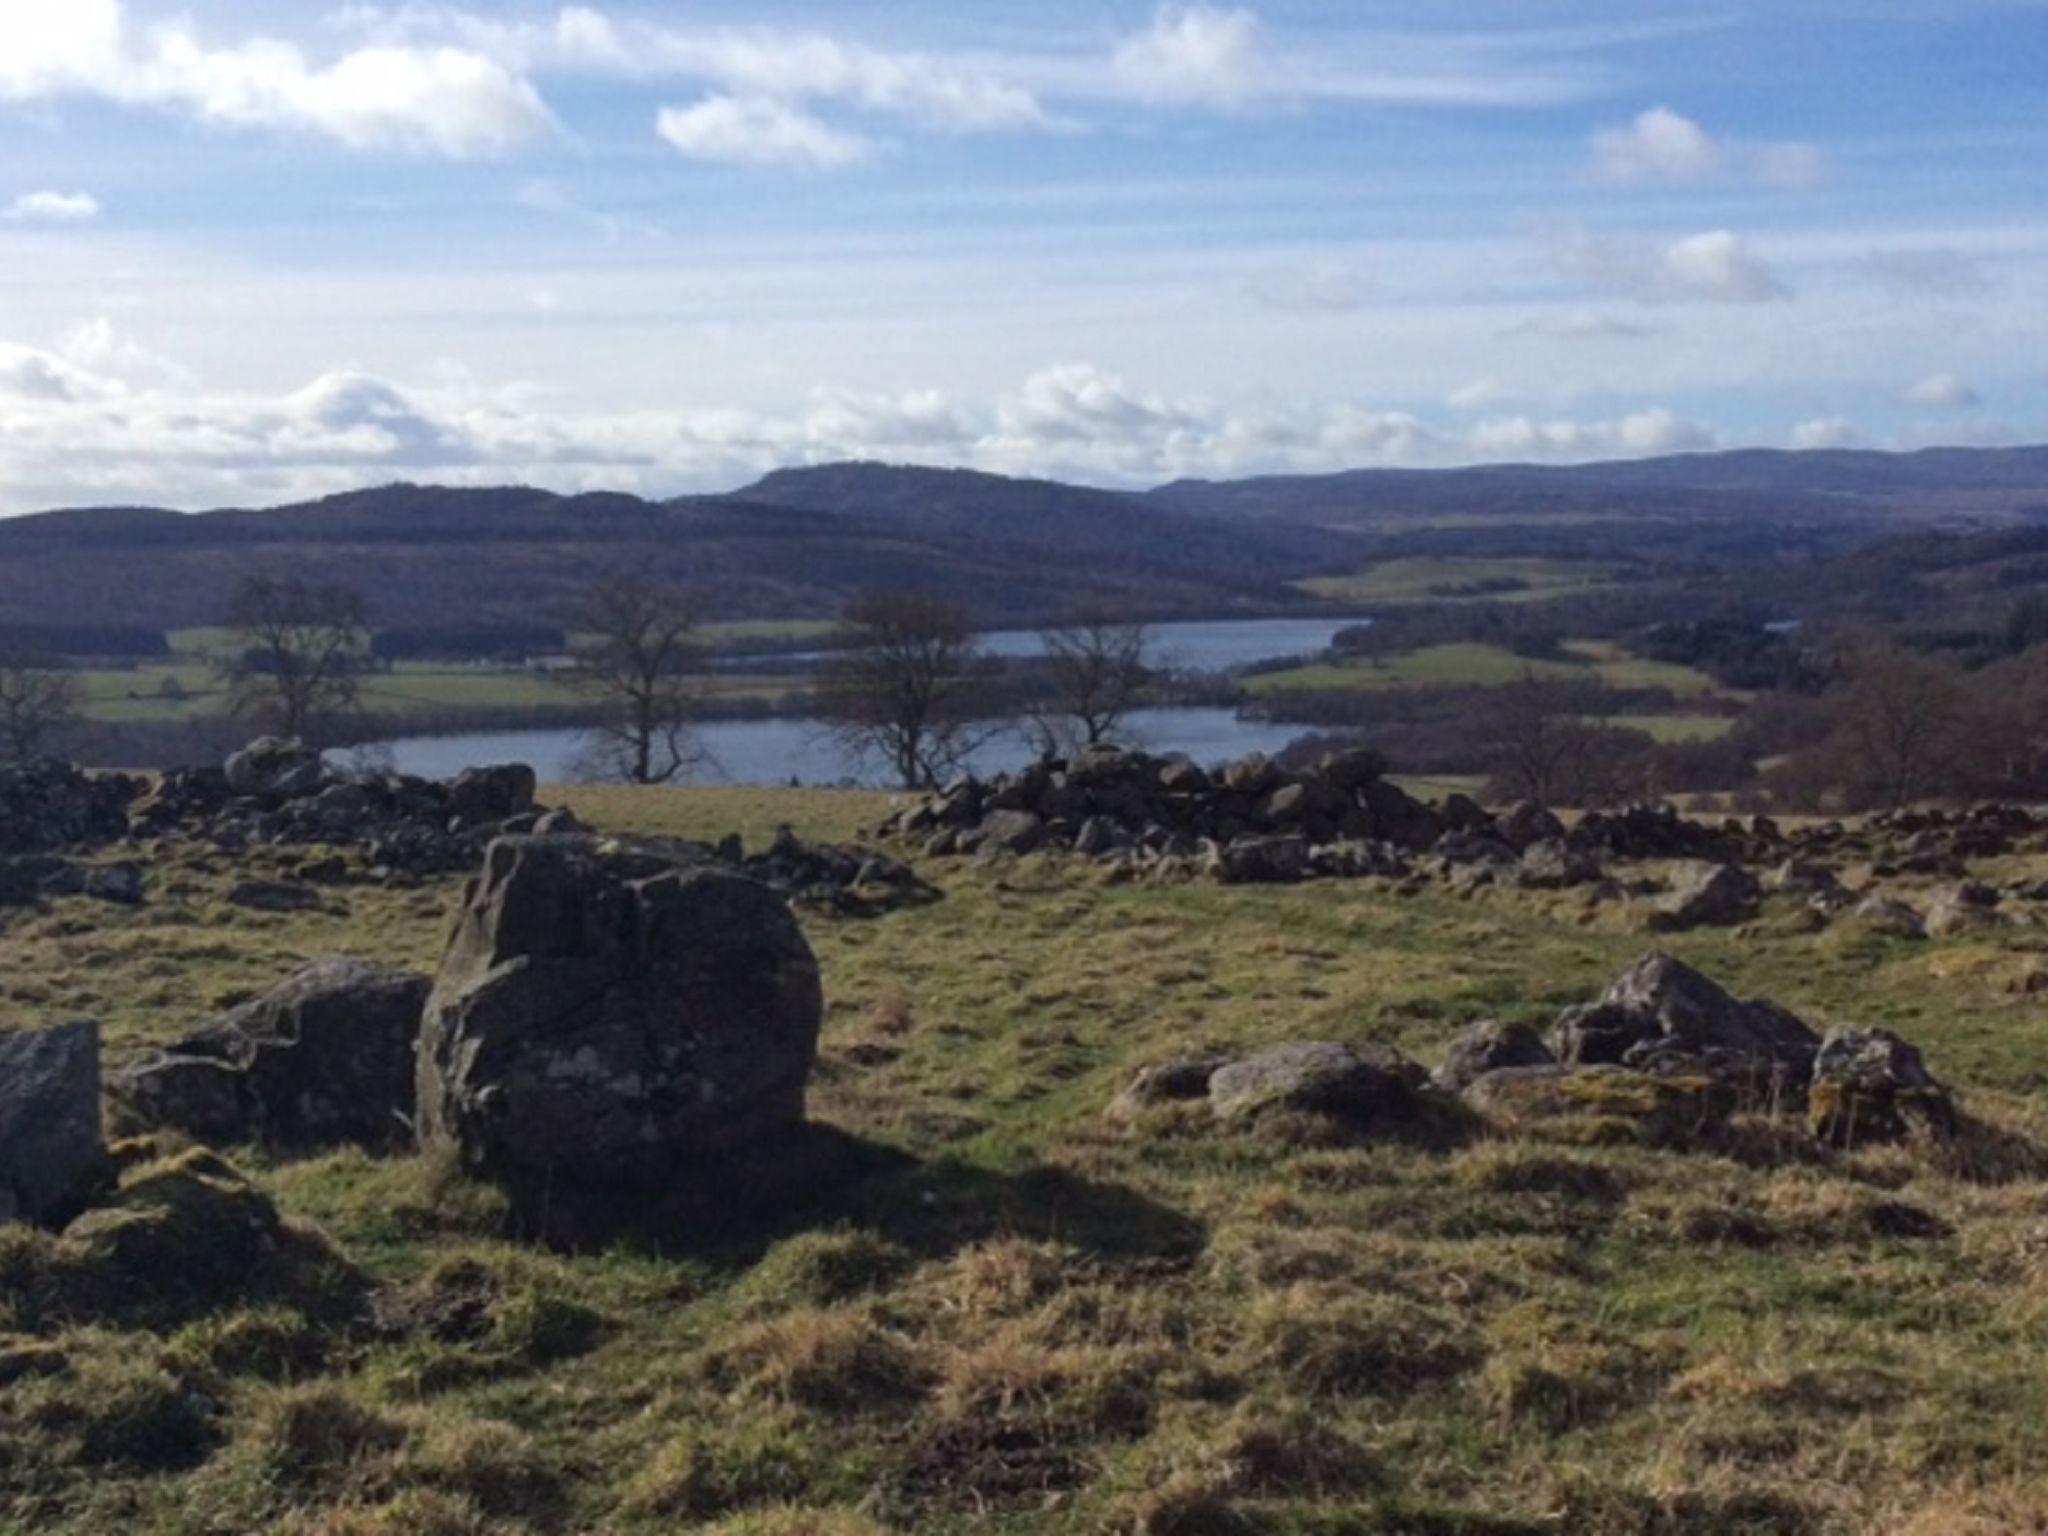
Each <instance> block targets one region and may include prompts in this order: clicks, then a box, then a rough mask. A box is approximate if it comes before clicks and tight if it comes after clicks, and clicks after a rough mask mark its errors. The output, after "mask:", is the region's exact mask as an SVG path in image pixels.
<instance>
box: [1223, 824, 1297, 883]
mask: <svg viewBox="0 0 2048 1536" xmlns="http://www.w3.org/2000/svg"><path fill="white" fill-rule="evenodd" d="M1215 865H1216V877H1217V878H1218V879H1219V880H1221V881H1222V882H1223V883H1224V884H1225V885H1293V884H1296V883H1298V882H1300V881H1302V880H1306V879H1307V878H1308V873H1309V849H1308V842H1307V840H1306V839H1305V838H1303V837H1301V836H1300V835H1299V834H1289V835H1286V836H1281V837H1239V838H1234V839H1232V840H1231V842H1230V843H1229V845H1228V846H1226V847H1224V848H1221V849H1219V850H1218V851H1217V853H1216V856H1215Z"/></svg>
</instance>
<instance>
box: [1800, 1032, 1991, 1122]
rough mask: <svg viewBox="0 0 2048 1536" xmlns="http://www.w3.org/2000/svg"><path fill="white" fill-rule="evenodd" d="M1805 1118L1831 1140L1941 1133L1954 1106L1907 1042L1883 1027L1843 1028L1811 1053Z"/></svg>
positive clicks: (1951, 1119) (1950, 1119) (1952, 1118)
mask: <svg viewBox="0 0 2048 1536" xmlns="http://www.w3.org/2000/svg"><path fill="white" fill-rule="evenodd" d="M1807 1123H1808V1125H1809V1126H1810V1127H1811V1129H1812V1131H1813V1134H1814V1135H1815V1136H1816V1137H1818V1138H1819V1139H1820V1140H1821V1141H1824V1142H1827V1143H1828V1144H1829V1145H1830V1146H1837V1147H1856V1146H1861V1145H1862V1144H1864V1143H1866V1142H1873V1141H1898V1140H1901V1139H1903V1138H1905V1137H1908V1136H1920V1137H1927V1138H1931V1139H1934V1140H1945V1139H1947V1138H1948V1137H1949V1136H1951V1135H1953V1134H1954V1132H1955V1128H1956V1111H1955V1104H1954V1101H1953V1100H1952V1099H1951V1098H1950V1096H1949V1091H1948V1089H1947V1088H1946V1087H1944V1086H1943V1085H1942V1084H1941V1083H1940V1082H1938V1081H1936V1079H1935V1077H1934V1074H1933V1073H1931V1072H1929V1071H1928V1070H1927V1063H1926V1062H1925V1061H1924V1060H1922V1059H1921V1056H1920V1052H1919V1051H1918V1050H1916V1049H1915V1048H1914V1047H1913V1046H1910V1045H1908V1044H1907V1043H1906V1042H1905V1041H1903V1040H1901V1039H1900V1038H1899V1037H1898V1036H1897V1035H1895V1034H1893V1033H1892V1032H1891V1031H1890V1030H1888V1029H1845V1030H1837V1031H1836V1032H1835V1033H1833V1034H1831V1035H1829V1036H1828V1037H1827V1039H1826V1040H1824V1041H1823V1042H1822V1043H1821V1047H1820V1052H1819V1054H1818V1055H1816V1056H1815V1058H1814V1063H1813V1082H1812V1085H1811V1086H1810V1088H1809V1089H1808V1092H1807Z"/></svg>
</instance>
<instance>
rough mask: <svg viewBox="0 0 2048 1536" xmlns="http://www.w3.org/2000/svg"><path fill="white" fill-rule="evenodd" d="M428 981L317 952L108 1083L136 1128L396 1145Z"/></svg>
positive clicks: (217, 1137)
mask: <svg viewBox="0 0 2048 1536" xmlns="http://www.w3.org/2000/svg"><path fill="white" fill-rule="evenodd" d="M430 985H431V984H430V983H429V981H428V979H427V978H426V977H425V976H422V975H418V974H416V973H414V972H410V971H398V970H392V969H390V968H389V967H386V966H381V965H374V964H372V963H370V962H369V961H366V960H349V959H332V960H318V961H315V962H314V963H313V964H311V965H308V966H306V967H304V968H303V969H301V970H299V971H296V972H294V973H293V974H292V975H291V976H290V977H288V978H287V979H285V980H284V981H282V982H280V983H279V984H278V985H277V986H275V987H273V988H271V989H270V990H269V991H268V992H265V993H264V994H263V995H262V996H260V997H257V998H253V999H251V1000H250V1001H249V1002H246V1003H244V1004H242V1005H241V1006H240V1007H238V1008H236V1009H234V1010H233V1011H232V1012H230V1013H227V1014H225V1015H223V1016H222V1017H221V1018H220V1019H218V1020H216V1021H214V1022H213V1023H211V1024H208V1025H206V1026H205V1027H204V1028H202V1029H199V1030H197V1031H195V1032H194V1033H192V1034H190V1035H187V1036H186V1037H185V1038H184V1039H183V1040H180V1041H179V1042H178V1043H177V1044H175V1045H173V1046H171V1047H169V1048H168V1049H167V1050H162V1051H155V1052H151V1053H150V1054H149V1055H147V1056H144V1057H143V1058H142V1059H141V1060H139V1061H137V1062H135V1063H133V1064H132V1065H130V1066H128V1067H126V1068H124V1069H123V1070H121V1071H120V1072H117V1073H115V1074H114V1076H113V1077H112V1079H111V1080H110V1081H109V1083H108V1085H107V1086H108V1092H109V1093H110V1094H111V1096H112V1097H113V1099H114V1101H115V1103H116V1104H117V1105H118V1106H119V1109H120V1112H121V1115H122V1116H123V1117H124V1118H126V1119H128V1120H130V1121H132V1122H133V1123H134V1124H135V1125H137V1126H139V1127H143V1128H157V1127H170V1128H174V1129H177V1130H180V1131H183V1132H184V1133H185V1134H186V1135H188V1136H192V1137H194V1138H196V1139H198V1140H200V1141H205V1142H211V1143H215V1144H222V1145H225V1144H230V1143H236V1142H245V1141H249V1142H259V1143H262V1144H264V1145H267V1146H275V1147H285V1148H305V1147H317V1146H334V1145H340V1144H344V1143H353V1144H356V1145H360V1146H367V1147H384V1146H392V1145H395V1144H398V1143H400V1142H402V1141H404V1140H406V1139H407V1138H408V1136H409V1134H410V1130H409V1127H410V1124H411V1121H412V1116H413V1078H414V1044H415V1042H416V1041H417V1040H418V1038H419V1031H420V1014H421V1010H422V1009H423V1008H424V1007H425V1005H426V1000H427V992H428V989H429V987H430Z"/></svg>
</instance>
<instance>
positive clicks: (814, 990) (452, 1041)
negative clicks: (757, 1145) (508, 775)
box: [418, 837, 823, 1190]
mask: <svg viewBox="0 0 2048 1536" xmlns="http://www.w3.org/2000/svg"><path fill="white" fill-rule="evenodd" d="M822 1011H823V1002H822V994H821V991H820V984H819V979H818V966H817V962H816V960H815V959H814V958H813V956H812V954H811V949H810V946H809V944H807V943H806V942H805V940H804V937H803V933H802V931H801V930H800V929H799V928H798V927H797V924H796V921H795V919H794V918H793V917H792V916H791V915H790V912H789V909H788V907H787V906H786V905H785V904H784V902H783V901H782V900H781V899H780V898H779V897H777V896H776V895H775V893H774V892H772V891H770V890H769V889H768V888H767V887H766V886H764V885H762V884H760V883H758V882H756V881H752V880H748V879H745V878H742V877H740V876H738V875H735V874H731V873H729V872H726V871H723V870H719V869H713V868H678V867H677V866H676V865H675V864H674V863H673V862H672V860H670V859H669V858H667V857H664V856H662V855H660V854H658V853H652V852H649V851H647V850H645V849H636V848H635V847H633V846H632V845H630V844H625V843H621V842H617V841H600V840H597V839H585V838H532V837H523V838H522V837H515V838H503V839H500V840H499V841H497V842H495V843H493V844H492V845H491V847H490V849H489V850H488V852H487V853H486V856H485V864H484V871H483V874H482V875H481V876H480V877H478V878H477V879H475V880H473V881H472V882H471V883H470V887H469V891H468V894H467V897H466V900H465V904H464V909H463V912H462V915H461V917H460V919H459V920H458V922H457V925H456V929H455V932H454V934H453V936H452V937H451V938H450V940H449V944H448V948H447V952H446V953H445V954H444V956H443V957H442V961H441V968H440V973H439V975H438V976H437V977H436V979H435V983H434V989H433V992H432V994H431V996H430V997H429V999H428V1003H427V1008H426V1015H425V1023H424V1026H423V1029H422V1034H421V1040H420V1051H419V1077H418V1104H419V1132H420V1139H421V1141H422V1143H423V1144H424V1145H426V1146H428V1147H430V1148H431V1147H448V1148H452V1149H454V1150H456V1151H458V1152H459V1153H460V1155H461V1158H462V1160H463V1162H464V1163H465V1164H466V1165H467V1166H469V1167H470V1168H472V1169H475V1170H477V1171H479V1172H483V1173H486V1174H490V1175H498V1176H503V1177H506V1178H507V1179H509V1180H511V1181H514V1182H520V1181H524V1182H526V1183H528V1184H529V1185H532V1186H540V1185H546V1184H548V1183H550V1182H551V1181H554V1180H557V1179H559V1180H560V1181H562V1182H563V1183H564V1184H565V1185H567V1186H574V1185H576V1184H578V1183H586V1184H593V1185H604V1186H607V1187H624V1188H631V1189H660V1190H667V1189H671V1188H673V1187H674V1186H676V1185H677V1184H679V1183H683V1184H687V1183H688V1181H690V1180H691V1179H692V1178H693V1177H705V1176H706V1172H707V1161H706V1160H707V1159H709V1158H713V1157H715V1156H716V1155H718V1154H721V1153H724V1152H728V1151H733V1150H736V1149H739V1148H741V1147H743V1146H745V1145H746V1144H748V1143H753V1142H757V1141H759V1140H761V1139H763V1138H768V1137H772V1136H774V1135H775V1134H776V1133H778V1132H784V1131H789V1130H792V1129H793V1128H795V1127H796V1126H798V1125H799V1124H800V1123H801V1121H802V1119H803V1107H804V1088H805V1083H806V1081H807V1079H808V1077H809V1075H810V1071H811V1066H812V1063H813V1060H814V1058H815V1056H816V1052H817V1039H818V1028H819V1022H820V1017H821V1014H822Z"/></svg>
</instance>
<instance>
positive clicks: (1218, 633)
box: [728, 614, 1371, 672]
mask: <svg viewBox="0 0 2048 1536" xmlns="http://www.w3.org/2000/svg"><path fill="white" fill-rule="evenodd" d="M1370 622H1371V621H1370V620H1369V619H1365V618H1362V617H1360V616H1358V615H1356V614H1354V615H1352V616H1351V617H1350V618H1345V619H1203V620H1197V621H1193V622H1189V623H1185V624H1148V625H1146V626H1145V638H1146V654H1147V658H1148V659H1149V660H1150V662H1151V664H1152V665H1153V666H1155V667H1170V668H1174V669H1176V670H1178V671H1183V672H1234V671H1236V670H1237V669H1238V668H1239V667H1248V666H1250V665H1251V664H1252V663H1253V662H1255V661H1274V660H1277V659H1281V658H1286V657H1295V656H1316V655H1320V654H1321V653H1322V652H1324V651H1326V650H1328V649H1329V648H1330V642H1331V641H1332V640H1333V639H1335V638H1336V636H1337V632H1338V631H1339V630H1343V629H1350V628H1352V627H1354V626H1356V625H1359V624H1366V623H1370ZM977 638H978V639H979V640H980V642H981V648H982V649H983V650H984V651H986V652H987V653H988V654H989V655H991V656H1001V657H1005V658H1008V659H1012V660H1022V659H1026V658H1029V657H1034V656H1043V655H1044V654H1045V638H1044V636H1043V635H1042V634H1041V632H1040V631H1038V630H1035V629H997V630H991V631H989V632H987V633H985V634H982V635H980V636H978V637H977ZM833 654H834V653H833V652H831V651H799V652H797V653H796V654H795V655H790V656H781V657H774V658H766V657H735V658H731V659H730V660H729V661H728V665H731V666H734V667H744V668H749V669H756V670H758V669H763V668H772V667H773V666H776V665H781V666H785V667H786V666H788V665H789V664H790V663H791V662H797V663H812V662H822V661H828V660H830V659H831V657H832V656H833Z"/></svg>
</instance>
